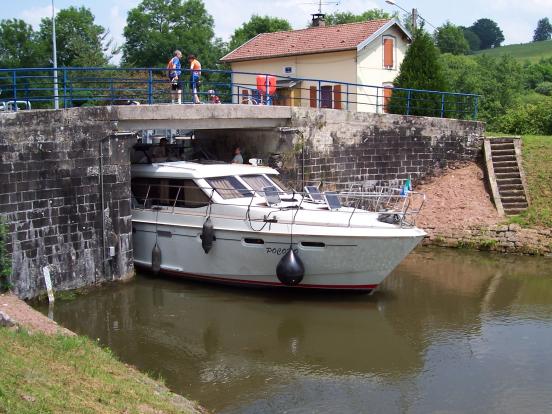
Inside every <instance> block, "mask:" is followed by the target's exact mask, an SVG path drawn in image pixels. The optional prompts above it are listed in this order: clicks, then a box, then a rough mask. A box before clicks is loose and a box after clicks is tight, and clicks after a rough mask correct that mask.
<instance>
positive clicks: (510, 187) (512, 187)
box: [498, 183, 525, 193]
mask: <svg viewBox="0 0 552 414" xmlns="http://www.w3.org/2000/svg"><path fill="white" fill-rule="evenodd" d="M498 190H499V191H521V192H522V193H525V192H524V190H523V185H522V184H521V183H519V184H502V185H501V184H500V183H498Z"/></svg>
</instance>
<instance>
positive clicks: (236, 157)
mask: <svg viewBox="0 0 552 414" xmlns="http://www.w3.org/2000/svg"><path fill="white" fill-rule="evenodd" d="M232 164H243V157H242V155H241V149H240V147H239V146H237V145H236V146H235V147H234V158H232Z"/></svg>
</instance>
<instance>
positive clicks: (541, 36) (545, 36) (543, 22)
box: [533, 17, 552, 42]
mask: <svg viewBox="0 0 552 414" xmlns="http://www.w3.org/2000/svg"><path fill="white" fill-rule="evenodd" d="M551 38H552V24H550V20H548V17H545V18H543V19H540V20H539V22H538V23H537V28H536V29H535V34H534V35H533V42H541V41H543V40H550V39H551Z"/></svg>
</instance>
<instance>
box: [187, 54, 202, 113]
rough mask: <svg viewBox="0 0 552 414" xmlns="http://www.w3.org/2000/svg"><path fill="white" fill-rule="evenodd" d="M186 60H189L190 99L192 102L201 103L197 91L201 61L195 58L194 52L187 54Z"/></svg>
mask: <svg viewBox="0 0 552 414" xmlns="http://www.w3.org/2000/svg"><path fill="white" fill-rule="evenodd" d="M188 62H190V91H191V92H192V99H193V101H194V103H196V104H198V103H201V101H200V100H199V96H198V95H197V92H198V90H199V83H200V80H199V78H200V76H201V63H199V60H197V59H196V56H195V55H194V54H190V55H188Z"/></svg>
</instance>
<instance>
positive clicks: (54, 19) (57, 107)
mask: <svg viewBox="0 0 552 414" xmlns="http://www.w3.org/2000/svg"><path fill="white" fill-rule="evenodd" d="M52 55H53V56H52V63H53V64H54V109H59V96H58V73H57V48H56V9H55V6H54V0H52Z"/></svg>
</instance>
